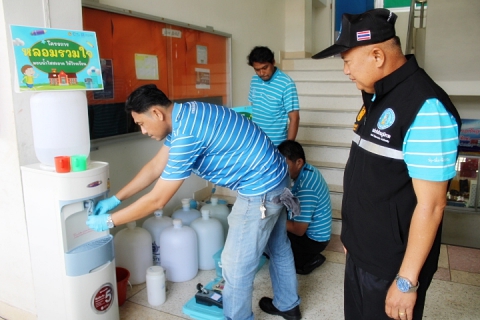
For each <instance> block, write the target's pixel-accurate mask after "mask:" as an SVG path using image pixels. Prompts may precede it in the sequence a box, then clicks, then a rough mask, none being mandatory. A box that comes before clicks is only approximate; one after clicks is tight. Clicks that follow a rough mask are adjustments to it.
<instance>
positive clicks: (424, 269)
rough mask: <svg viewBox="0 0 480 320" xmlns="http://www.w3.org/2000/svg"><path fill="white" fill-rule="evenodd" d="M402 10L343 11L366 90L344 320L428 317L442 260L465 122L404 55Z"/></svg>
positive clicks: (340, 46)
mask: <svg viewBox="0 0 480 320" xmlns="http://www.w3.org/2000/svg"><path fill="white" fill-rule="evenodd" d="M396 19H397V16H396V15H395V13H393V12H391V11H389V10H387V9H374V10H370V11H367V12H364V13H362V14H354V15H352V14H344V15H343V17H342V28H341V30H343V31H341V32H340V35H339V36H338V38H337V40H336V41H335V44H334V45H332V46H330V47H329V48H327V49H325V50H323V51H321V52H319V53H317V54H316V55H314V56H313V57H312V58H314V59H321V58H326V57H329V56H332V55H336V54H341V57H342V59H343V61H344V73H345V74H346V75H348V77H349V78H350V79H351V80H352V81H354V82H355V84H356V86H357V88H358V89H359V90H361V92H362V97H363V106H362V108H361V109H360V111H359V113H358V115H357V117H356V119H355V123H354V125H353V132H354V138H353V141H352V145H351V149H350V155H349V159H348V161H347V165H346V167H345V173H344V178H343V179H344V183H343V191H344V193H343V202H342V234H341V239H342V243H343V245H344V246H345V252H346V265H345V269H346V270H345V282H344V286H345V290H344V293H345V294H344V300H345V301H344V306H345V319H346V320H350V319H352V320H359V319H364V320H367V319H377V320H383V319H385V320H387V319H392V318H393V319H402V320H404V319H408V320H417V319H418V320H420V319H422V318H423V309H424V305H425V298H426V293H427V290H428V287H429V285H430V283H431V281H432V279H433V275H434V274H435V272H436V270H437V267H438V258H439V254H440V244H441V241H440V240H441V230H442V219H443V210H444V208H445V206H446V193H447V186H448V183H449V180H450V179H452V178H453V177H454V176H455V175H456V171H455V162H456V158H457V153H458V142H459V138H458V135H459V133H460V126H461V120H460V115H459V114H458V112H457V110H456V108H455V106H454V105H453V103H452V102H451V100H450V98H449V97H448V95H447V93H446V92H445V91H443V90H442V89H441V88H440V87H439V86H438V85H437V84H436V83H435V82H434V81H433V80H432V79H431V78H430V77H429V76H428V75H427V74H426V72H425V71H424V70H423V69H421V68H420V67H419V66H418V64H417V61H416V59H415V57H414V56H413V55H407V56H405V55H404V54H403V53H402V50H401V45H400V40H399V38H398V36H396V35H395V21H396Z"/></svg>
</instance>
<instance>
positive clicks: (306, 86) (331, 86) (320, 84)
mask: <svg viewBox="0 0 480 320" xmlns="http://www.w3.org/2000/svg"><path fill="white" fill-rule="evenodd" d="M295 85H296V86H297V92H298V94H343V95H359V94H360V91H359V90H358V89H357V87H356V86H355V84H354V83H353V82H346V81H320V80H316V81H295Z"/></svg>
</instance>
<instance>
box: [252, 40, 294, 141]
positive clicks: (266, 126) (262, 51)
mask: <svg viewBox="0 0 480 320" xmlns="http://www.w3.org/2000/svg"><path fill="white" fill-rule="evenodd" d="M248 65H249V66H251V67H253V70H255V73H256V75H254V76H253V77H252V80H251V82H250V93H249V94H248V100H249V101H250V104H251V105H252V117H253V118H252V119H253V121H254V122H255V123H256V124H258V126H259V127H260V128H262V130H263V131H264V132H265V133H266V134H267V136H268V137H269V138H270V139H271V140H272V141H273V144H274V145H275V146H278V145H279V144H280V143H281V142H282V141H284V140H285V139H289V140H295V138H296V137H297V132H298V124H299V122H300V113H299V104H298V96H297V87H296V86H295V83H294V82H293V80H292V79H291V78H290V77H289V76H288V75H286V74H285V73H283V72H282V71H281V70H280V69H278V68H277V67H276V66H275V59H274V55H273V52H272V51H271V50H270V49H269V48H267V47H255V48H253V50H252V51H251V52H250V54H249V55H248Z"/></svg>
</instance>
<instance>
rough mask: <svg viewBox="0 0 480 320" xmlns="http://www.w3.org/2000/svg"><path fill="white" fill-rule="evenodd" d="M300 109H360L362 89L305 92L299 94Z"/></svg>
mask: <svg viewBox="0 0 480 320" xmlns="http://www.w3.org/2000/svg"><path fill="white" fill-rule="evenodd" d="M298 101H299V103H300V110H301V109H302V108H308V109H332V110H339V111H342V110H357V112H358V111H359V110H360V108H361V106H362V105H363V101H362V96H361V94H360V91H358V90H357V92H356V93H355V94H350V95H345V94H319V93H318V92H317V93H314V94H312V93H304V94H299V95H298Z"/></svg>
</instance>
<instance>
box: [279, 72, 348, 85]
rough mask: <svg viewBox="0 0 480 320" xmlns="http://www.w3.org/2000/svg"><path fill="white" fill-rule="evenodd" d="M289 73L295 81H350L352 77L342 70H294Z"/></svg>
mask: <svg viewBox="0 0 480 320" xmlns="http://www.w3.org/2000/svg"><path fill="white" fill-rule="evenodd" d="M288 75H289V76H290V78H292V79H293V81H295V82H297V81H309V80H311V81H315V80H323V81H344V82H348V83H350V82H351V81H350V79H349V78H348V76H346V75H345V74H344V73H343V71H342V70H292V71H288Z"/></svg>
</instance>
